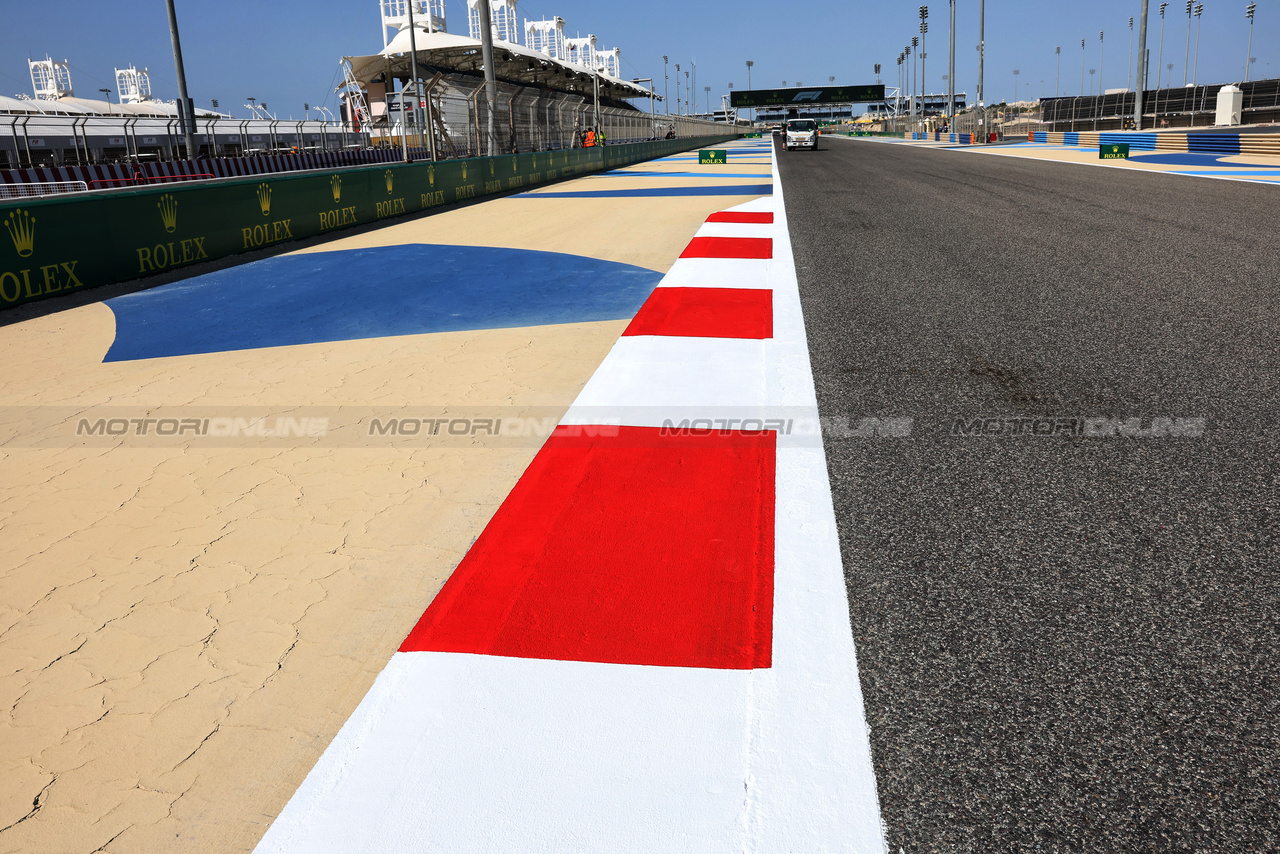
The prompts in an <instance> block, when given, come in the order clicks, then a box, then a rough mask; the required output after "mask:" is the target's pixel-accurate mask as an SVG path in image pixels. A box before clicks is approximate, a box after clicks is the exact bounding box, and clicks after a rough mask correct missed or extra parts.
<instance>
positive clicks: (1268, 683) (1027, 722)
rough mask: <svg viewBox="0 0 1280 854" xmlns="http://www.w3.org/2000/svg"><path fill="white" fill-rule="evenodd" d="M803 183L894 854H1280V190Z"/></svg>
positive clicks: (822, 178)
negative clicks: (896, 425) (881, 422)
mask: <svg viewBox="0 0 1280 854" xmlns="http://www.w3.org/2000/svg"><path fill="white" fill-rule="evenodd" d="M1006 150H1007V149H1006ZM778 158H779V161H780V168H781V175H782V182H783V188H784V190H785V197H786V205H787V214H788V217H789V219H790V227H791V236H792V241H793V244H794V248H795V257H796V265H797V268H798V272H799V279H800V291H801V296H802V300H803V304H804V310H805V319H806V324H807V329H808V335H809V347H810V351H811V355H812V361H813V370H814V377H815V381H816V384H817V392H818V403H819V409H820V411H821V413H822V415H823V416H824V417H827V418H831V419H835V420H834V421H833V422H832V423H841V419H845V418H847V419H849V422H848V423H849V424H850V425H851V426H853V427H854V428H855V429H851V430H848V431H845V435H838V434H830V435H828V436H827V438H826V452H827V460H828V465H829V467H830V473H831V483H832V488H833V495H834V499H835V507H836V515H837V520H838V524H839V529H840V544H841V549H842V554H843V560H844V571H845V577H846V580H847V584H848V592H849V603H850V616H851V618H852V624H853V631H854V636H855V641H856V643H857V649H858V662H859V669H860V678H861V680H862V689H863V694H864V698H865V702H866V711H867V717H868V723H869V724H870V729H871V746H872V753H873V756H874V761H875V770H876V776H877V784H878V788H879V793H880V806H881V810H882V814H883V819H884V823H885V828H886V836H887V844H888V850H889V852H891V854H896V852H899V851H902V852H955V851H974V852H1006V851H1007V852H1033V851H1034V852H1042V851H1043V852H1059V851H1061V852H1232V854H1238V852H1255V851H1256V852H1264V851H1265V852H1275V851H1280V678H1278V677H1280V655H1278V653H1280V596H1278V595H1277V594H1278V588H1280V584H1278V570H1277V558H1278V556H1280V548H1278V542H1280V540H1278V535H1280V519H1278V518H1277V513H1278V512H1280V491H1278V483H1277V480H1278V475H1280V462H1278V459H1280V458H1278V456H1277V452H1278V451H1280V441H1278V432H1277V415H1278V414H1280V249H1278V248H1277V234H1278V232H1277V224H1280V187H1275V186H1262V185H1255V184H1247V183H1235V182H1227V181H1216V180H1201V179H1194V178H1186V177H1178V176H1170V175H1158V174H1145V173H1141V172H1137V171H1133V170H1123V169H1109V168H1099V167H1093V166H1086V165H1072V164H1059V163H1051V162H1044V161H1034V160H1023V159H1014V158H1008V157H997V156H990V155H983V154H977V153H972V152H966V151H953V150H928V149H922V148H916V147H911V146H907V145H894V144H884V143H877V142H871V141H863V140H842V139H827V140H824V141H823V146H822V150H820V151H817V152H791V153H785V152H783V151H781V149H779V152H778ZM864 418H910V419H912V422H911V430H910V433H909V435H907V436H905V437H897V438H893V437H887V436H881V435H876V431H875V429H874V422H863V421H861V419H864ZM1098 418H1106V419H1115V421H1114V422H1112V421H1108V422H1097V421H1091V422H1088V423H1089V424H1091V425H1094V426H1093V427H1091V428H1089V429H1090V431H1091V432H1089V433H1088V434H1082V433H1081V432H1080V431H1079V430H1078V425H1079V424H1080V423H1083V419H1098ZM1162 418H1163V419H1204V421H1203V425H1204V426H1203V431H1202V432H1201V433H1200V435H1198V436H1197V435H1195V433H1196V432H1199V431H1197V429H1196V426H1195V425H1196V423H1197V422H1195V421H1184V422H1176V421H1175V422H1173V424H1174V426H1175V428H1176V429H1170V426H1169V422H1157V421H1156V420H1155V419H1162ZM979 419H989V420H986V421H982V429H983V430H986V429H987V428H988V427H989V428H990V431H989V432H988V433H987V434H986V435H977V433H980V432H982V430H979V431H973V423H974V421H975V420H979ZM1037 419H1039V420H1037ZM1128 419H1139V421H1138V422H1136V423H1135V422H1130V421H1128ZM957 422H958V423H957ZM1162 423H1163V427H1162V426H1161V424H1162ZM868 424H870V425H871V426H867V425H868ZM1107 424H1112V425H1113V428H1115V425H1117V424H1124V425H1125V427H1126V429H1127V428H1129V427H1137V428H1138V429H1140V430H1143V431H1146V433H1147V435H1143V434H1137V435H1124V431H1122V430H1119V429H1118V428H1115V429H1114V432H1115V435H1110V436H1108V435H1106V433H1107V432H1108V429H1107V427H1106V425H1107ZM859 425H862V427H863V429H856V428H857V427H858V426H859ZM1045 425H1048V426H1045ZM1098 425H1101V426H1098ZM1153 428H1154V430H1153ZM1041 429H1044V430H1046V431H1051V432H1049V434H1048V435H1037V434H1036V433H1035V431H1037V430H1041ZM966 430H969V431H971V432H969V433H966V432H965V431H966ZM1130 432H1132V431H1130ZM1153 432H1154V433H1156V434H1159V433H1166V434H1167V435H1163V436H1161V435H1150V434H1151V433H1153ZM1178 432H1181V433H1182V435H1173V434H1174V433H1178ZM1095 433H1101V434H1102V435H1094V434H1095Z"/></svg>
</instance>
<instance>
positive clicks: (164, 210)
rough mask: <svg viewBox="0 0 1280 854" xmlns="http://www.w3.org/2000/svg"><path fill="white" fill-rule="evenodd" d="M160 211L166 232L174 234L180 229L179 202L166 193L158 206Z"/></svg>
mask: <svg viewBox="0 0 1280 854" xmlns="http://www.w3.org/2000/svg"><path fill="white" fill-rule="evenodd" d="M156 207H158V208H159V209H160V219H161V220H163V221H164V230H165V231H167V232H169V233H170V234H173V232H174V231H175V230H176V229H177V228H178V200H177V199H175V198H174V197H173V196H171V195H169V194H168V193H165V194H164V195H163V196H161V197H160V203H159V204H158V205H156Z"/></svg>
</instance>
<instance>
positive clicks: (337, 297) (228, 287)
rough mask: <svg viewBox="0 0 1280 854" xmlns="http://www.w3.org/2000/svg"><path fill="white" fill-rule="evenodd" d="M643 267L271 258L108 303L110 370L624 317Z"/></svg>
mask: <svg viewBox="0 0 1280 854" xmlns="http://www.w3.org/2000/svg"><path fill="white" fill-rule="evenodd" d="M661 279H662V274H661V273H657V272H655V271H653V270H647V269H644V268H643V267H634V266H631V265H628V264H618V263H615V262H612V261H600V260H597V259H595V258H583V257H581V256H577V255H564V254H560V253H555V252H535V251H529V250H521V249H495V248H484V247H471V246H432V245H422V244H411V245H406V246H387V247H380V248H374V249H348V250H342V251H337V252H317V253H306V254H300V255H285V256H280V257H277V258H268V259H266V260H263V261H256V262H254V263H252V264H244V265H242V266H238V267H233V268H231V269H228V270H222V271H219V272H216V273H207V274H205V275H203V276H197V277H195V278H192V279H187V280H185V281H181V282H175V283H173V284H170V285H163V286H161V287H158V288H154V289H152V290H147V291H141V292H139V293H135V294H128V295H126V296H122V297H116V298H115V299H112V300H108V301H107V303H106V305H107V306H108V307H110V309H111V310H112V312H114V313H115V316H116V337H115V341H114V342H113V343H112V345H111V348H110V350H109V351H108V352H107V355H106V357H105V359H104V361H107V362H124V361H130V360H133V359H154V358H159V357H164V356H188V355H193V354H197V353H220V352H226V351H231V350H250V349H255V348H259V347H281V346H286V345H295V344H316V343H321V342H327V341H348V340H356V339H363V338H383V337H389V336H395V335H420V334H424V333H431V332H460V331H467V330H477V329H507V328H515V327H521V326H547V325H552V324H560V323H585V322H592V321H605V320H625V319H628V318H630V317H633V316H634V315H635V313H636V311H638V310H639V308H640V306H641V305H642V304H643V303H644V301H645V300H646V299H647V298H648V297H649V294H650V293H651V292H652V291H653V289H654V287H656V286H657V284H658V282H659V281H661Z"/></svg>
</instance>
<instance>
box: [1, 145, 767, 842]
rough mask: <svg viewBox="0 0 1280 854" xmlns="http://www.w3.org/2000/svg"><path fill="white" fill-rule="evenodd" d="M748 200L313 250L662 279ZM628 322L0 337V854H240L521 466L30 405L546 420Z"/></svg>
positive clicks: (416, 229)
mask: <svg viewBox="0 0 1280 854" xmlns="http://www.w3.org/2000/svg"><path fill="white" fill-rule="evenodd" d="M695 168H696V167H695ZM751 171H768V169H767V167H765V168H764V169H761V168H759V167H755V168H753V169H752V170H751ZM599 180H605V179H581V180H579V181H575V182H572V183H570V184H563V185H558V187H557V188H556V189H565V188H574V189H595V188H598V187H600V186H602V185H600V184H599V183H598V181H599ZM628 180H630V179H628ZM647 180H650V181H654V182H657V181H658V179H647ZM748 180H750V181H751V182H754V183H762V182H761V181H759V179H748ZM719 183H723V182H719ZM655 185H659V184H656V183H655ZM661 185H664V186H667V185H670V184H669V183H668V182H662V183H661ZM746 200H747V199H746V198H745V197H741V196H737V197H701V198H665V199H639V200H625V201H620V200H617V199H610V200H598V201H597V200H578V199H564V200H557V199H546V200H537V199H527V198H526V199H519V198H509V199H500V200H496V201H492V202H487V203H484V204H481V205H475V206H471V207H467V208H462V209H459V210H454V211H448V212H445V213H442V214H438V215H436V216H432V217H426V218H421V219H415V220H411V221H407V222H402V223H397V224H392V225H389V226H387V227H386V228H383V229H380V230H378V231H373V232H368V233H365V234H360V235H357V236H354V237H350V238H345V239H342V238H340V239H338V240H335V241H333V242H332V243H330V244H326V245H325V246H317V247H312V248H310V249H308V250H306V251H325V250H326V249H331V248H350V247H351V246H355V245H359V246H370V245H387V244H395V243H407V242H424V243H425V242H432V243H470V244H473V245H475V244H477V243H479V244H480V245H485V243H486V241H485V238H486V237H488V238H489V240H490V241H491V240H492V235H501V240H502V244H501V245H505V246H510V247H516V248H529V249H543V250H550V251H559V252H571V253H575V254H580V255H588V256H592V257H597V258H602V259H607V260H615V261H622V262H625V263H630V264H637V265H642V266H647V267H650V268H652V269H657V270H662V271H665V270H666V269H667V268H668V267H669V266H670V265H671V263H672V262H674V260H675V259H676V257H677V256H678V255H679V253H680V250H681V249H682V248H683V247H684V245H685V243H687V241H688V239H689V238H690V237H691V236H692V235H693V234H694V232H695V231H696V229H697V228H698V226H699V225H700V223H701V222H702V221H703V220H704V219H705V218H706V216H708V215H709V214H710V213H712V212H714V211H716V210H720V209H723V208H726V207H730V206H732V205H735V204H739V203H741V202H743V201H746ZM489 245H492V243H490V244H489ZM625 326H626V321H625V320H623V321H612V322H606V323H588V324H574V325H565V326H554V327H538V328H524V329H504V330H487V331H479V332H457V333H443V334H433V335H419V336H406V337H397V338H382V339H371V340H357V341H345V342H337V343H327V344H311V345H304V346H290V347H280V348H273V349H268V350H251V351H240V352H228V353H219V354H212V355H200V356H181V357H171V358H165V359H151V360H142V361H134V362H113V363H103V361H102V359H103V356H104V354H105V353H106V352H107V349H108V348H109V346H110V344H111V342H112V340H113V337H114V334H115V325H114V316H113V314H112V312H111V310H110V309H109V308H107V307H106V306H105V305H104V304H101V303H98V304H93V305H88V306H84V307H81V308H75V309H71V310H68V311H63V312H59V313H52V314H47V315H46V316H42V317H37V318H35V319H31V320H27V321H24V322H21V323H17V324H13V325H9V326H5V327H0V363H3V364H4V365H6V366H7V368H6V372H5V376H4V379H3V381H2V382H0V481H2V482H3V484H4V489H3V491H2V492H0V519H2V520H3V521H2V522H0V852H5V854H7V852H14V854H17V852H22V854H31V852H58V854H62V852H69V853H70V852H77V853H78V852H84V854H89V852H95V851H105V852H115V853H116V854H123V853H124V852H128V854H140V852H174V851H180V852H188V851H189V852H197V851H198V852H212V851H217V852H232V851H248V850H251V849H252V848H253V846H254V845H255V844H256V843H257V841H258V839H259V838H260V837H261V835H262V834H263V832H264V831H265V829H266V827H267V825H268V824H269V823H270V822H271V820H272V819H273V818H274V817H275V816H276V814H277V813H278V812H279V811H280V810H281V809H282V808H283V806H284V804H285V803H286V801H287V800H288V799H289V797H290V796H291V795H292V794H293V792H294V790H295V788H296V787H297V786H298V784H299V783H300V782H301V781H302V779H303V778H304V777H305V775H306V774H307V772H308V771H309V770H310V769H311V767H312V765H313V764H314V763H315V761H316V759H317V758H318V757H319V755H320V753H321V752H322V751H323V750H324V748H325V747H326V746H327V745H328V743H329V741H330V740H331V739H332V738H333V736H334V735H335V733H336V732H337V730H338V729H339V727H341V725H342V724H343V722H344V721H345V720H346V719H347V717H348V716H349V715H350V713H351V712H352V710H353V709H354V708H355V706H356V705H357V703H358V702H359V701H360V699H361V698H362V697H363V696H364V694H365V693H366V691H367V690H368V688H369V686H370V684H371V683H372V681H373V679H374V677H375V676H376V675H377V673H378V672H379V671H380V670H381V669H382V667H383V666H384V664H385V663H386V662H387V660H388V659H389V658H390V656H391V655H392V653H393V652H394V651H395V649H396V648H397V647H398V646H399V644H400V643H401V641H402V640H403V639H404V637H405V635H406V634H407V633H408V632H409V630H410V628H411V627H412V626H413V624H414V622H415V621H416V620H417V618H418V617H419V616H420V615H421V613H422V611H423V609H424V608H425V607H426V606H427V604H429V602H430V600H431V598H432V597H433V595H434V594H435V592H436V591H437V590H438V589H439V587H440V585H441V584H442V583H443V582H444V580H445V579H446V578H447V577H448V575H449V573H450V572H451V571H452V569H453V567H454V566H455V565H456V564H457V562H458V561H459V560H460V559H461V558H462V556H463V555H464V554H465V552H466V550H467V549H468V547H469V546H470V544H471V543H472V542H473V540H474V538H475V537H476V536H477V535H478V534H479V532H480V531H481V530H482V528H483V527H484V525H485V524H486V522H487V521H488V519H489V518H490V517H491V515H492V514H493V512H494V511H495V510H496V509H497V507H498V505H499V504H500V502H501V501H502V500H503V499H504V498H505V496H506V495H507V493H508V491H509V490H510V489H511V487H512V486H513V485H514V483H515V481H516V480H517V479H518V478H519V476H520V474H521V473H522V472H523V471H524V469H525V467H526V466H527V465H528V463H529V461H530V460H531V459H532V457H533V455H534V454H535V453H536V451H537V448H536V447H535V446H534V443H533V442H529V443H525V445H524V446H509V445H508V446H499V445H495V444H491V443H488V442H486V440H485V439H484V438H483V437H481V438H480V439H477V440H476V444H475V446H474V447H466V446H459V445H458V444H457V443H454V444H452V445H448V446H441V447H434V446H430V445H429V443H420V444H417V445H414V446H406V447H388V446H386V445H381V446H360V445H359V443H355V442H353V443H351V444H350V445H347V446H341V445H340V446H336V447H335V446H333V444H332V443H328V444H326V443H322V442H314V441H312V440H310V439H307V438H302V439H298V440H296V441H293V442H290V443H284V444H279V443H277V444H272V443H263V442H256V443H255V442H254V441H252V440H246V441H245V442H244V443H243V445H242V446H240V447H217V446H204V445H201V446H195V445H192V444H191V442H190V441H187V440H183V441H182V442H180V443H171V444H169V445H167V446H164V445H162V446H150V447H149V446H145V445H133V444H129V443H125V444H123V445H119V444H117V445H113V444H111V443H103V442H102V441H100V440H99V441H97V442H86V441H82V440H79V439H77V438H76V437H75V436H74V435H73V434H70V433H65V432H64V433H62V434H51V433H49V432H48V430H47V429H45V428H44V427H41V426H40V425H41V424H42V423H43V422H42V417H43V416H42V414H41V413H44V412H46V411H55V410H56V411H59V412H61V411H69V412H92V411H94V410H95V408H101V407H122V408H128V407H136V408H143V409H145V408H153V407H167V408H175V407H201V408H202V409H203V410H214V409H217V408H219V407H227V408H231V407H253V406H258V407H277V408H278V407H291V406H298V407H319V408H324V407H329V408H332V409H333V411H334V412H337V413H342V412H345V411H347V410H345V409H342V408H343V407H353V408H355V409H354V410H352V411H368V409H369V408H371V407H384V406H385V407H389V408H396V407H406V406H430V407H450V408H453V409H458V408H462V409H463V410H465V409H466V408H467V407H505V408H507V411H510V412H511V413H513V414H518V413H520V412H524V411H528V412H536V413H537V414H538V415H539V416H543V415H545V414H546V413H547V412H550V413H551V414H552V415H553V416H554V417H559V414H561V413H563V411H564V410H565V409H566V408H567V407H568V405H569V404H570V403H571V402H572V400H573V399H574V397H575V396H576V395H577V393H578V391H579V390H580V389H581V388H582V386H583V384H584V383H585V382H586V380H587V379H588V378H589V377H590V375H591V374H592V372H593V371H594V370H595V368H596V367H597V366H598V365H599V363H600V361H601V360H602V359H603V358H604V356H605V354H606V353H607V352H608V350H609V348H610V347H611V346H612V345H613V343H614V342H615V341H616V339H617V337H618V336H619V335H620V333H621V332H622V330H623V329H624V328H625ZM336 417H337V418H338V419H340V418H341V417H342V416H341V415H338V416H336ZM353 417H355V416H353ZM33 425H34V426H33ZM335 426H342V425H335ZM41 430H44V432H43V433H41V432H40V431H41ZM58 435H61V439H59V438H58ZM33 437H34V438H33Z"/></svg>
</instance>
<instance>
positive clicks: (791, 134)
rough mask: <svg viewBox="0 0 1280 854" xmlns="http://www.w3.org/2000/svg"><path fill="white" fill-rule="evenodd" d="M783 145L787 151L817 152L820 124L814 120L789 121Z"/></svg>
mask: <svg viewBox="0 0 1280 854" xmlns="http://www.w3.org/2000/svg"><path fill="white" fill-rule="evenodd" d="M782 145H783V148H785V149H786V150H787V151H790V150H791V149H793V148H807V149H809V150H810V151H817V150H818V123H817V122H816V121H814V120H813V119H790V120H788V121H787V127H786V130H785V131H784V136H783V139H782Z"/></svg>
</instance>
